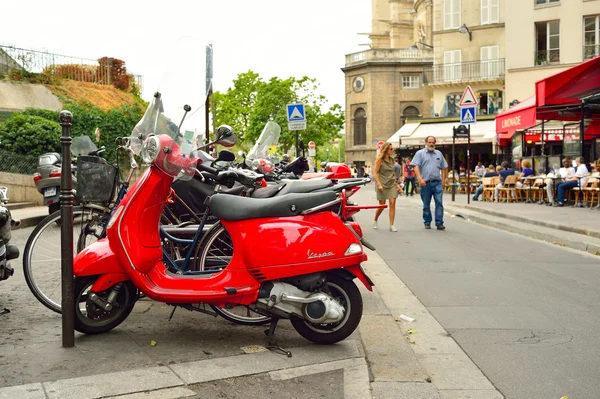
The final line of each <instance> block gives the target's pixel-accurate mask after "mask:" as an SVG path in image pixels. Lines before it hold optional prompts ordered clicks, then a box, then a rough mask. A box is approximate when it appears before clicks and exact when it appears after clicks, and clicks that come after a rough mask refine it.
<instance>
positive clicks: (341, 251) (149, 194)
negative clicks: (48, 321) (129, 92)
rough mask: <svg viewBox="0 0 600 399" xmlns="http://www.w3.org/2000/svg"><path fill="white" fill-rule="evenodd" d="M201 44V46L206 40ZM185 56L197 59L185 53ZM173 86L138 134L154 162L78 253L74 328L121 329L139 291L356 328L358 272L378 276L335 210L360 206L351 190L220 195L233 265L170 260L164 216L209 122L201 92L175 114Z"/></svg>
mask: <svg viewBox="0 0 600 399" xmlns="http://www.w3.org/2000/svg"><path fill="white" fill-rule="evenodd" d="M193 48H194V49H195V50H194V51H197V49H198V45H197V44H196V45H195V46H193ZM177 64H184V65H185V66H186V67H189V64H185V63H183V62H181V60H178V63H177ZM203 64H204V65H206V64H205V60H203V61H201V63H200V65H203ZM189 70H196V71H197V70H199V69H194V68H189ZM174 76H175V77H174V83H175V86H176V87H178V86H179V85H180V84H181V83H183V82H181V81H178V79H181V77H182V76H185V75H184V74H181V73H175V75H174ZM196 82H202V80H197V81H196ZM165 87H168V85H164V86H161V89H162V91H161V92H157V93H156V95H155V97H154V100H153V103H152V104H151V105H150V106H149V108H148V110H147V111H146V113H145V115H144V117H143V118H142V120H141V121H140V122H139V123H138V125H136V128H135V129H134V133H133V134H132V137H131V142H132V150H133V151H134V152H141V156H142V158H143V160H144V161H145V162H146V163H150V164H151V166H150V167H149V168H148V169H147V170H146V172H145V173H144V175H143V176H142V177H141V178H140V179H138V180H137V182H136V183H135V184H134V185H133V186H132V187H131V188H130V190H129V191H128V193H127V195H126V196H125V197H124V198H123V200H122V201H121V203H120V204H119V206H118V207H117V209H116V210H115V212H114V214H113V216H112V217H111V220H110V221H109V223H108V226H107V238H106V239H103V240H99V241H98V242H96V243H94V244H92V245H90V246H88V247H87V248H85V249H84V250H83V251H82V252H80V253H79V254H78V255H77V256H76V257H75V259H74V274H75V287H74V293H75V304H76V309H75V329H76V330H77V331H79V332H82V333H86V334H98V333H102V332H106V331H109V330H111V329H113V328H115V327H116V326H118V325H119V324H121V323H122V322H123V321H124V320H125V319H126V318H127V316H128V315H129V314H130V313H131V311H132V309H133V306H134V304H135V301H136V298H137V291H138V290H139V291H141V292H142V293H143V294H145V295H146V296H148V297H149V298H151V299H153V300H155V301H160V302H165V303H168V304H172V305H179V306H184V307H186V308H190V305H193V304H198V303H206V304H209V305H215V306H219V307H231V306H238V305H244V306H249V307H251V308H252V309H253V310H255V311H256V312H259V313H262V314H265V315H268V316H271V317H273V319H274V320H275V322H274V324H272V326H271V334H272V333H273V331H274V328H275V325H276V320H278V319H282V318H287V319H290V320H291V322H292V325H293V326H294V328H295V329H296V330H297V331H298V333H300V335H302V336H303V337H304V338H306V339H308V340H310V341H313V342H315V343H322V344H331V343H335V342H338V341H341V340H343V339H345V338H346V337H348V336H349V335H350V334H351V333H352V332H353V331H354V330H355V329H356V327H357V326H358V323H359V322H360V319H361V317H362V306H363V305H362V298H361V295H360V292H359V290H358V288H357V287H356V285H355V284H354V283H353V281H352V280H353V279H354V278H358V279H359V280H360V281H361V282H362V283H363V284H364V285H365V286H366V287H367V289H369V290H371V289H372V288H371V287H372V282H371V281H370V279H369V278H368V277H367V276H366V275H365V273H364V271H363V270H362V268H361V266H360V264H361V262H363V261H365V260H366V259H367V256H366V254H365V253H364V252H363V247H362V244H361V238H360V236H359V234H358V233H357V232H356V231H355V229H354V228H353V227H352V225H351V224H344V222H342V220H341V219H340V217H339V216H338V215H337V214H335V213H333V212H332V211H331V208H332V207H334V206H336V205H338V204H340V207H341V209H340V212H342V213H344V214H348V213H354V212H357V211H358V210H360V209H361V207H347V205H346V201H345V193H343V194H342V195H341V196H339V197H337V196H336V194H335V193H333V192H324V193H314V194H289V195H284V196H280V197H277V198H274V199H253V198H244V197H237V196H229V195H218V194H217V195H215V196H213V197H211V200H210V203H209V206H210V208H211V212H212V214H213V215H215V216H217V217H219V218H220V219H221V222H222V223H223V225H224V226H225V228H226V229H227V231H228V232H229V233H230V235H231V238H232V242H233V246H234V248H235V251H234V253H233V257H232V259H231V262H230V264H229V266H227V267H226V268H225V269H223V270H218V271H212V272H207V273H203V274H190V275H186V274H184V275H180V274H175V273H172V272H171V271H169V269H168V268H167V267H166V266H165V264H164V261H163V252H162V249H161V240H160V236H159V229H158V226H159V222H160V215H161V213H162V210H163V208H164V206H165V204H166V201H167V199H168V197H169V192H170V187H171V183H172V182H173V179H174V178H175V177H179V178H191V176H192V175H193V174H194V172H195V169H194V167H195V166H196V164H197V162H198V159H197V158H195V157H194V151H193V150H194V148H195V145H194V144H195V141H194V137H193V136H194V135H193V132H194V131H198V130H196V129H197V128H199V127H200V128H201V127H203V126H204V120H201V119H202V118H201V117H202V116H203V115H204V112H203V107H204V102H203V101H202V102H198V103H196V104H200V105H199V106H195V107H192V106H190V105H189V103H187V104H186V105H184V106H183V109H184V110H185V114H184V117H183V120H182V121H181V122H180V123H179V125H177V124H176V123H174V122H173V121H174V120H175V119H173V118H172V117H169V115H173V112H181V103H179V107H169V106H168V104H167V103H166V101H169V100H168V99H169V97H166V93H167V90H166V88H165ZM179 87H181V86H179ZM184 88H185V86H184ZM180 94H181V89H180V90H179V91H175V96H174V97H171V102H170V103H169V104H177V101H179V100H178V98H177V95H180ZM163 98H164V99H165V100H163ZM201 111H202V112H201ZM188 114H189V117H188V118H186V116H187V115H188ZM229 134H230V135H231V134H232V133H231V132H230V133H229ZM227 138H228V137H223V136H221V137H218V141H221V142H223V141H226V140H227ZM221 176H222V177H223V181H225V180H227V179H229V178H230V176H228V175H227V172H225V173H221V174H219V175H218V178H220V177H221ZM349 208H351V209H349ZM364 208H371V207H369V206H367V207H364ZM258 248H260V250H257V249H258Z"/></svg>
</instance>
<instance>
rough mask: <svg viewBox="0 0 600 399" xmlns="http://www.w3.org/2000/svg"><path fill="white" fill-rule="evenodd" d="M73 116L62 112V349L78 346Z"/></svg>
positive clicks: (67, 112)
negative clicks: (72, 151) (76, 343)
mask: <svg viewBox="0 0 600 399" xmlns="http://www.w3.org/2000/svg"><path fill="white" fill-rule="evenodd" d="M72 122H73V114H72V113H71V112H69V111H66V110H65V111H61V112H60V125H61V126H62V136H61V138H60V144H61V146H62V170H61V180H60V207H61V218H60V221H61V228H60V233H61V234H60V237H61V243H60V244H61V248H60V253H61V272H62V273H61V275H62V300H61V306H62V338H63V340H62V346H63V348H72V347H73V346H75V306H74V300H75V298H74V294H73V203H74V202H75V197H74V196H73V179H72V177H71V141H72V139H71V123H72Z"/></svg>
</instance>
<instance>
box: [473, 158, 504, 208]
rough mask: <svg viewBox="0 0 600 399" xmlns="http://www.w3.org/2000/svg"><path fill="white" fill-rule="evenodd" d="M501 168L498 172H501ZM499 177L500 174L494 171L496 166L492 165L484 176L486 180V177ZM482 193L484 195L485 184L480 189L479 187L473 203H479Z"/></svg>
mask: <svg viewBox="0 0 600 399" xmlns="http://www.w3.org/2000/svg"><path fill="white" fill-rule="evenodd" d="M500 169H501V166H498V171H500ZM496 176H498V172H496V171H495V170H494V165H490V166H489V167H488V168H487V171H486V172H485V174H484V175H483V177H484V178H486V177H496ZM481 193H483V184H480V185H479V187H477V190H476V191H475V195H474V196H473V201H479V196H480V195H481Z"/></svg>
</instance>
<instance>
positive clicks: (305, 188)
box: [277, 179, 333, 196]
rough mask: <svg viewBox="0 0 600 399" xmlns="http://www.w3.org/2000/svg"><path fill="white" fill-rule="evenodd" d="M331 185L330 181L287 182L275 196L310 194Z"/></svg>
mask: <svg viewBox="0 0 600 399" xmlns="http://www.w3.org/2000/svg"><path fill="white" fill-rule="evenodd" d="M331 185H333V182H332V181H331V180H327V179H323V180H289V181H286V182H285V187H283V188H282V189H281V190H280V191H279V193H278V194H277V196H280V195H284V194H291V193H310V192H313V191H315V190H320V189H322V188H325V187H329V186H331Z"/></svg>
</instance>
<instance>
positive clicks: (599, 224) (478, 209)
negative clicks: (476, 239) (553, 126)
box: [398, 194, 600, 255]
mask: <svg viewBox="0 0 600 399" xmlns="http://www.w3.org/2000/svg"><path fill="white" fill-rule="evenodd" d="M398 201H400V203H402V202H405V201H408V202H409V203H411V204H412V205H413V206H414V207H415V208H420V207H421V206H422V202H421V198H420V196H419V195H415V196H413V197H399V198H398ZM431 206H432V210H433V209H434V203H433V200H432V202H431ZM444 210H445V211H446V212H447V213H449V214H450V215H452V217H460V218H463V219H466V220H469V221H471V222H475V223H478V224H483V225H486V226H490V227H495V228H499V229H501V230H506V231H509V232H511V233H516V234H521V235H524V236H527V237H531V238H535V239H539V240H543V241H547V242H550V243H552V244H555V245H561V246H564V247H568V248H571V249H576V250H579V251H584V252H588V253H591V254H594V255H600V211H599V210H597V209H589V208H572V207H570V206H569V207H560V208H557V207H550V206H545V205H538V204H527V203H493V202H483V201H471V203H470V204H467V196H466V195H464V194H457V195H456V197H455V202H452V195H451V194H445V195H444Z"/></svg>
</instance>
